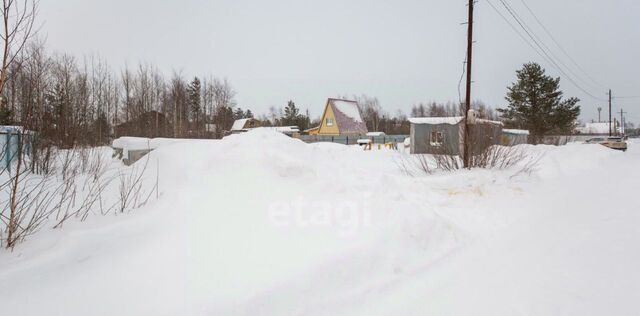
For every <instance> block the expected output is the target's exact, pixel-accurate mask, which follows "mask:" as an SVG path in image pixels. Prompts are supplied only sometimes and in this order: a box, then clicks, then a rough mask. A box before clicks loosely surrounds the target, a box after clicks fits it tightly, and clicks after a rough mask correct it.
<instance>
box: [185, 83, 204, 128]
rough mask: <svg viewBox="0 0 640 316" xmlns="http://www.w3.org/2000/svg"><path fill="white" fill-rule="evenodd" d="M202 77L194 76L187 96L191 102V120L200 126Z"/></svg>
mask: <svg viewBox="0 0 640 316" xmlns="http://www.w3.org/2000/svg"><path fill="white" fill-rule="evenodd" d="M201 89H202V88H201V85H200V79H198V77H195V78H193V80H192V81H191V83H189V86H188V87H187V97H188V102H189V110H190V112H191V120H192V122H193V123H194V125H195V126H196V128H198V127H199V123H200V116H201V115H200V111H201V107H200V102H201V98H200V92H201Z"/></svg>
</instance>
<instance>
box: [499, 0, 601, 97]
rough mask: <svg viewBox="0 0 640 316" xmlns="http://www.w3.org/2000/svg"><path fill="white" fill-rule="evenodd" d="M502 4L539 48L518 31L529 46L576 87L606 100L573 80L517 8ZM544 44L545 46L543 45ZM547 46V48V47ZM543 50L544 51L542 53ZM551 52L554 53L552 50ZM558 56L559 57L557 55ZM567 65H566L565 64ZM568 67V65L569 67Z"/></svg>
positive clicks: (589, 94) (503, 2)
mask: <svg viewBox="0 0 640 316" xmlns="http://www.w3.org/2000/svg"><path fill="white" fill-rule="evenodd" d="M499 1H500V2H501V3H502V5H503V6H504V8H505V9H506V10H507V12H508V13H509V14H510V15H511V17H513V19H514V20H515V21H516V22H517V23H518V25H519V26H520V28H521V29H522V30H523V31H524V32H525V34H526V35H527V36H528V37H529V38H530V39H531V41H533V43H534V44H535V46H536V47H537V48H538V49H536V48H535V47H534V45H532V44H531V43H530V41H529V40H527V39H526V38H525V37H524V36H523V35H522V34H521V33H520V32H518V31H516V33H517V34H518V35H519V36H520V37H521V38H522V39H523V40H525V42H527V44H529V46H531V47H532V48H533V49H534V51H535V52H536V53H537V54H538V55H540V57H542V58H543V59H545V60H546V61H547V62H549V64H550V65H551V66H552V67H553V68H555V69H556V70H557V71H559V72H560V73H561V74H563V75H564V77H565V78H566V79H567V80H568V81H569V82H570V83H571V84H573V85H574V86H575V87H576V88H578V89H579V90H581V91H582V92H584V93H585V94H586V95H588V96H590V97H591V98H593V99H596V100H600V101H605V100H604V99H601V98H598V97H596V96H595V95H593V94H591V93H589V92H588V91H587V90H586V89H584V88H583V87H582V86H581V85H579V84H578V83H577V82H576V81H575V80H573V78H572V77H571V76H570V75H569V74H567V72H565V71H564V69H563V68H562V67H561V66H560V65H559V64H558V62H556V60H555V59H554V58H553V57H552V56H551V55H550V53H549V52H547V50H549V51H551V50H550V49H549V48H548V46H546V45H543V44H544V42H542V40H540V39H539V37H538V36H536V35H535V33H534V32H533V30H531V29H530V28H529V27H528V26H527V25H526V23H525V22H524V21H523V20H522V19H521V18H520V16H519V15H518V14H517V13H516V12H515V10H514V9H513V8H512V7H511V6H510V5H508V4H507V3H506V2H505V1H504V0H499ZM487 2H488V3H489V4H490V5H491V7H492V8H493V9H494V10H495V11H496V12H497V13H498V14H499V15H500V16H501V17H502V18H503V19H504V20H505V21H506V22H507V23H508V24H509V25H510V26H511V27H512V28H514V29H515V27H514V26H513V24H512V23H511V22H510V21H509V20H508V19H507V18H506V17H505V16H504V15H503V14H502V13H501V12H500V11H499V10H498V9H497V8H496V7H495V6H494V5H493V4H492V3H491V1H490V0H487ZM540 42H542V43H543V44H540ZM543 46H544V47H543ZM545 47H546V49H545ZM541 52H542V53H541ZM551 54H553V53H552V52H551ZM556 58H557V57H556ZM565 67H566V65H565ZM567 68H568V67H567Z"/></svg>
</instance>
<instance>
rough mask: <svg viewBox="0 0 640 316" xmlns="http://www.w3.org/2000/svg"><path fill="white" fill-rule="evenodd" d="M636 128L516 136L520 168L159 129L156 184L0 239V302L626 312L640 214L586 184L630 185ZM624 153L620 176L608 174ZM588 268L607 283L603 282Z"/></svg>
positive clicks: (167, 309)
mask: <svg viewBox="0 0 640 316" xmlns="http://www.w3.org/2000/svg"><path fill="white" fill-rule="evenodd" d="M635 145H636V144H635V143H634V144H632V145H631V147H630V150H629V151H628V152H627V155H624V154H623V153H619V152H614V151H611V150H609V149H606V148H603V147H599V146H592V145H578V144H571V145H569V146H564V147H552V146H528V147H526V146H525V147H523V148H526V149H527V150H529V151H530V152H531V153H532V154H544V155H543V156H542V158H540V159H539V163H538V166H537V169H536V170H535V171H534V173H533V174H534V176H533V177H515V178H514V177H512V176H513V174H514V172H517V170H506V171H495V170H472V171H461V172H458V173H438V174H433V175H420V176H415V177H411V176H407V175H405V174H404V173H403V172H402V170H401V167H400V164H399V161H400V160H401V159H406V158H407V155H405V154H402V153H398V152H393V151H368V152H365V151H362V150H361V149H360V148H358V147H354V146H342V145H337V144H322V143H321V144H311V145H310V144H305V143H304V142H302V141H300V140H297V139H293V138H290V137H287V136H285V135H283V134H281V133H277V132H274V131H272V130H264V129H256V130H251V131H249V132H247V133H243V134H238V135H231V136H229V137H226V138H225V139H223V140H210V141H189V140H184V141H176V142H172V143H163V144H159V145H158V146H157V148H156V150H154V151H153V152H151V153H150V154H149V155H147V157H148V159H147V161H146V162H144V164H147V165H148V167H147V168H148V169H149V170H150V171H152V173H151V175H150V176H149V177H151V178H153V179H155V176H157V177H158V186H159V188H160V197H159V199H158V200H156V201H154V202H153V203H150V204H149V205H147V206H146V207H145V208H143V209H141V210H139V211H137V212H135V213H132V214H122V216H118V217H116V218H96V219H95V220H93V221H92V222H90V223H82V224H79V225H74V226H70V227H67V228H65V229H64V230H56V231H45V232H42V233H41V234H39V235H38V236H35V237H34V238H33V239H31V240H30V241H28V242H26V243H25V244H24V245H23V246H22V248H18V249H16V251H15V252H14V253H9V252H2V253H0V297H2V302H3V303H2V308H3V311H4V312H5V313H7V314H16V315H17V314H20V315H42V314H46V313H49V312H50V311H52V310H54V311H56V312H59V313H61V314H65V315H86V314H91V315H114V314H117V315H158V314H161V315H256V314H261V315H282V314H285V315H291V314H295V315H327V314H329V315H353V314H360V315H389V314H405V315H406V314H412V315H416V314H418V315H420V314H486V315H493V314H509V313H512V312H513V311H522V312H523V313H525V312H526V313H528V312H533V311H536V312H539V313H541V314H559V313H560V314H561V313H567V314H585V313H588V312H589V311H590V310H591V311H597V312H602V311H603V307H604V306H608V307H611V306H614V305H616V304H617V303H621V304H622V305H618V306H622V307H618V308H616V309H614V314H620V313H621V312H623V311H624V310H625V308H624V307H626V308H631V309H628V310H635V309H633V308H632V307H634V306H635V307H638V306H637V303H635V305H633V304H634V303H632V302H633V299H635V298H637V288H635V291H636V292H634V286H635V285H637V284H640V283H638V282H639V281H640V280H638V277H637V276H636V275H637V274H635V273H633V272H632V271H634V270H635V267H637V265H638V264H640V258H639V257H638V256H637V255H636V254H633V253H632V252H629V251H623V250H624V249H627V250H628V249H631V248H627V247H632V246H634V245H635V243H636V242H637V240H638V237H640V235H638V233H637V229H636V227H637V225H636V224H637V223H639V222H640V221H639V220H640V218H638V215H637V214H636V213H637V212H635V213H633V212H632V207H630V206H629V205H628V203H625V202H624V201H625V199H616V200H614V201H609V202H607V203H612V206H613V209H610V208H605V206H606V205H605V204H603V202H598V201H600V200H601V199H599V194H597V193H598V192H599V191H600V190H605V189H606V190H616V192H618V193H619V194H623V192H629V190H628V189H627V191H624V190H625V189H624V188H627V187H628V188H636V187H637V184H638V183H637V182H638V179H639V178H640V177H638V171H635V170H636V169H637V168H635V167H633V172H629V171H631V169H625V168H629V167H630V166H636V165H637V162H638V161H639V160H640V152H638V151H636V149H635V148H634V146H635ZM142 164H143V162H141V161H139V162H137V163H136V164H134V165H133V166H132V167H131V168H135V167H140V166H142ZM609 169H611V170H609ZM623 170H626V171H627V174H626V176H627V177H624V178H622V179H621V181H618V182H614V181H609V180H610V176H611V173H610V172H621V171H623ZM156 172H157V174H155V173H156ZM587 180H590V181H592V182H594V183H600V184H602V185H601V186H600V187H599V188H597V189H596V188H594V187H593V186H592V185H590V184H589V183H588V182H587ZM154 182H155V181H154ZM576 183H577V184H576ZM149 185H155V183H153V184H151V183H150V184H149ZM572 186H577V187H578V188H579V190H580V191H577V192H576V191H571V190H569V188H572ZM633 209H634V210H635V208H633ZM604 210H606V212H604ZM634 214H636V215H634ZM576 222H577V223H576ZM611 245H620V246H619V247H618V246H611ZM36 249H37V250H38V251H35V250H36ZM601 254H602V255H601ZM594 259H596V260H594ZM614 262H616V263H618V264H619V265H618V266H617V268H616V269H615V271H611V269H610V267H611V266H614V265H613V263H614ZM556 267H557V269H556ZM572 269H574V270H572ZM625 272H626V273H625ZM607 278H612V279H607ZM520 280H523V282H520ZM538 280H541V281H538ZM591 281H592V282H591ZM609 281H611V282H609ZM598 284H600V285H602V286H603V288H602V289H604V286H605V285H606V284H616V286H615V287H613V288H611V287H608V288H607V292H608V293H609V294H608V295H607V296H606V297H603V296H602V295H600V294H601V293H598V291H597V290H593V288H594V287H597V286H598ZM614 298H615V299H614ZM505 300H506V301H505ZM505 302H507V303H506V304H505ZM600 302H602V303H600Z"/></svg>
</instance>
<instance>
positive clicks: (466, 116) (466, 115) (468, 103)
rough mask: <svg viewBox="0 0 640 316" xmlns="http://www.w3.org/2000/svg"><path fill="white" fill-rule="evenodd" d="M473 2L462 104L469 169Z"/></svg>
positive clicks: (470, 0) (464, 145)
mask: <svg viewBox="0 0 640 316" xmlns="http://www.w3.org/2000/svg"><path fill="white" fill-rule="evenodd" d="M474 1H475V0H469V20H468V22H467V91H466V96H465V104H464V135H463V152H462V160H463V164H464V167H465V168H470V167H471V163H470V162H471V161H470V160H471V159H470V158H471V157H470V156H471V155H470V154H471V153H470V152H469V148H470V147H471V146H469V134H470V133H469V110H471V69H472V68H471V65H472V63H471V61H472V58H473V5H474Z"/></svg>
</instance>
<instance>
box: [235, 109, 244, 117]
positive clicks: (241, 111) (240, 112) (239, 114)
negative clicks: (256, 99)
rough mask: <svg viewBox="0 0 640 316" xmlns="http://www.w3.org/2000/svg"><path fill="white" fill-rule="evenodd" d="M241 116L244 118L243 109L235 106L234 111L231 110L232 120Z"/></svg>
mask: <svg viewBox="0 0 640 316" xmlns="http://www.w3.org/2000/svg"><path fill="white" fill-rule="evenodd" d="M243 118H245V116H244V111H243V110H242V109H241V108H237V109H235V111H233V119H234V120H241V119H243Z"/></svg>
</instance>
